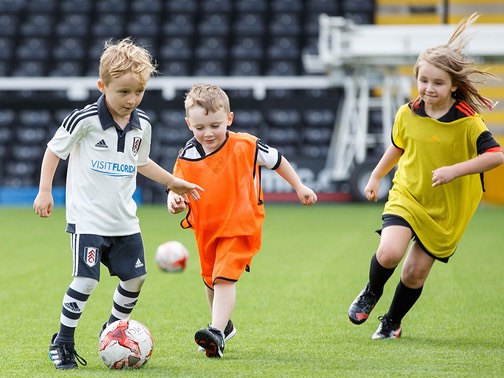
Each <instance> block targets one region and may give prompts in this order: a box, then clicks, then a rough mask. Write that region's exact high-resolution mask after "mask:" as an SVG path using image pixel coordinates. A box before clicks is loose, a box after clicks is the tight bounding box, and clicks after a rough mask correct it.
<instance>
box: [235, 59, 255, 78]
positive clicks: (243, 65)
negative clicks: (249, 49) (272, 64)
mask: <svg viewBox="0 0 504 378" xmlns="http://www.w3.org/2000/svg"><path fill="white" fill-rule="evenodd" d="M230 75H231V76H261V61H260V60H251V59H246V60H236V59H233V61H232V62H231V69H230Z"/></svg>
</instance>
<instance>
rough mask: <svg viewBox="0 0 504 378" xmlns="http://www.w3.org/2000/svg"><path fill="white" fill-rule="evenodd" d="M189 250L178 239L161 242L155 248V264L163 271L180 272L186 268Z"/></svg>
mask: <svg viewBox="0 0 504 378" xmlns="http://www.w3.org/2000/svg"><path fill="white" fill-rule="evenodd" d="M188 257H189V252H188V251H187V248H186V247H184V245H183V244H182V243H180V242H178V241H169V242H166V243H163V244H161V245H160V246H159V247H158V248H157V250H156V256H155V258H156V264H157V265H158V267H159V269H161V270H163V271H165V272H181V271H183V270H184V269H185V268H186V265H187V258H188Z"/></svg>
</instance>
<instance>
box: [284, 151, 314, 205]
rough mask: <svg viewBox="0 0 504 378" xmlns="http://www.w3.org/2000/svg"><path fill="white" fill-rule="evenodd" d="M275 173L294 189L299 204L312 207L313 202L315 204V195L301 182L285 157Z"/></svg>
mask: <svg viewBox="0 0 504 378" xmlns="http://www.w3.org/2000/svg"><path fill="white" fill-rule="evenodd" d="M276 171H277V172H278V174H279V175H280V176H281V177H282V178H283V179H284V180H285V181H287V182H288V183H289V184H290V186H292V187H293V188H294V190H295V191H296V193H297V196H298V198H299V202H301V203H302V204H303V205H306V206H311V205H314V204H315V202H317V195H316V194H315V192H314V191H313V190H311V189H310V188H308V187H307V186H306V185H304V184H303V183H302V182H301V179H300V178H299V176H298V174H297V173H296V171H295V170H294V168H293V167H292V165H291V164H290V163H289V161H288V160H287V159H286V158H285V157H282V161H281V163H280V166H279V167H278V168H277V169H276Z"/></svg>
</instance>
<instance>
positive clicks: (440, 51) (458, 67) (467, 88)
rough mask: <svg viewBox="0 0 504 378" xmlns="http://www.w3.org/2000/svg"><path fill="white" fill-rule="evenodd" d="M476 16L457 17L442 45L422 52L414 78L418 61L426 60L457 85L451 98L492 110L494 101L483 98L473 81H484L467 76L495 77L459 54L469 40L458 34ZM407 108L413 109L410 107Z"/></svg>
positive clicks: (473, 106)
mask: <svg viewBox="0 0 504 378" xmlns="http://www.w3.org/2000/svg"><path fill="white" fill-rule="evenodd" d="M479 17H480V15H479V14H478V13H477V12H475V13H473V14H471V15H470V16H468V17H465V18H464V19H463V20H461V21H460V22H459V24H458V25H457V28H456V29H455V31H454V32H453V34H452V36H451V38H450V40H449V41H448V42H447V43H445V44H442V45H439V46H435V47H431V48H427V49H425V50H424V51H422V52H421V53H420V55H419V56H418V59H417V62H416V64H415V67H414V74H415V78H418V70H419V68H420V65H421V64H422V62H427V63H430V64H432V65H433V66H436V67H438V68H440V69H442V70H443V71H445V72H447V73H448V75H450V78H451V81H452V85H453V86H456V87H457V90H456V91H455V92H454V93H453V97H454V98H455V99H457V100H461V101H465V102H467V103H468V104H469V105H470V106H471V107H472V108H473V109H474V110H476V111H477V112H480V111H482V110H484V109H485V108H486V109H490V110H492V108H493V107H494V106H495V104H494V103H493V102H492V101H491V100H490V99H488V98H486V97H483V96H482V95H481V94H480V93H479V92H478V89H477V88H476V86H475V84H481V83H484V81H483V80H476V79H474V78H472V77H470V76H472V75H482V76H486V77H492V78H496V76H495V75H493V74H492V73H490V72H487V71H483V70H480V69H478V68H476V67H475V66H474V60H472V59H469V58H467V57H466V56H465V55H464V54H463V49H464V47H465V46H466V45H467V43H468V42H469V39H468V38H464V37H462V36H461V34H462V33H463V32H464V31H465V30H466V29H467V27H469V25H471V24H472V23H473V22H475V21H476V20H477V19H478V18H479ZM419 102H420V98H417V99H416V100H415V101H414V102H413V105H416V104H418V103H419ZM411 108H412V109H413V108H414V106H412V107H411Z"/></svg>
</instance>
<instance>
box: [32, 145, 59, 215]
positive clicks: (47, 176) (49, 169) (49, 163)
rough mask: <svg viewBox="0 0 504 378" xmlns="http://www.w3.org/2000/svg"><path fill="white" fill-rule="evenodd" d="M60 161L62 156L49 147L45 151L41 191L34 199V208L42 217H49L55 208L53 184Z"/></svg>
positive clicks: (41, 174)
mask: <svg viewBox="0 0 504 378" xmlns="http://www.w3.org/2000/svg"><path fill="white" fill-rule="evenodd" d="M59 161H60V158H59V157H58V156H56V155H55V154H54V153H53V152H52V151H51V150H50V149H49V148H47V149H46V151H45V153H44V158H43V159H42V168H41V170H40V183H39V191H38V194H37V197H35V200H34V201H33V210H34V211H35V213H36V214H37V215H38V216H40V217H42V218H47V217H49V216H50V215H51V213H52V210H53V208H54V199H53V196H52V184H53V179H54V174H55V172H56V168H58V164H59Z"/></svg>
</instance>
